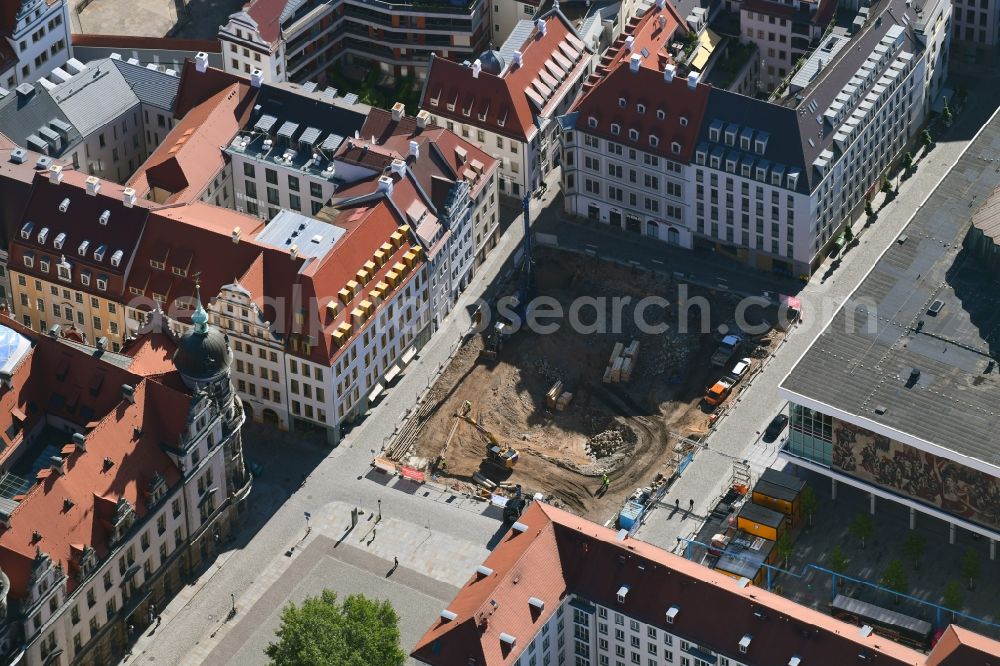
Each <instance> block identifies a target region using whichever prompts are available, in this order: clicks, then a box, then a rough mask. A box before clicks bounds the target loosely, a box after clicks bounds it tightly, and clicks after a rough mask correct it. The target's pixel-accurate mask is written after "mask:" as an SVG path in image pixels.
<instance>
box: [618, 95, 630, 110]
mask: <svg viewBox="0 0 1000 666" xmlns="http://www.w3.org/2000/svg"><path fill="white" fill-rule="evenodd" d="M626 104H628V101H627V100H626V99H625V98H624V97H619V98H618V106H620V107H622V108H623V109H624V108H625V105H626Z"/></svg>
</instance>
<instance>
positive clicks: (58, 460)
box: [49, 456, 66, 474]
mask: <svg viewBox="0 0 1000 666" xmlns="http://www.w3.org/2000/svg"><path fill="white" fill-rule="evenodd" d="M49 469H51V470H52V473H53V474H62V473H64V472H65V471H66V467H65V462H64V461H63V458H62V456H51V457H50V458H49Z"/></svg>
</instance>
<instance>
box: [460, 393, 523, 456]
mask: <svg viewBox="0 0 1000 666" xmlns="http://www.w3.org/2000/svg"><path fill="white" fill-rule="evenodd" d="M471 412H472V403H471V402H469V401H468V400H466V401H465V402H464V403H462V409H461V410H459V412H458V413H457V414H455V416H456V417H458V418H460V419H462V420H463V421H465V422H466V423H468V424H469V425H471V426H472V427H473V428H475V429H476V430H478V431H479V434H481V435H482V436H483V437H485V438H486V440H487V441H488V442H489V444H488V446H487V447H486V460H487V461H488V462H490V463H492V464H494V465H497V466H499V467H502V468H503V469H514V465H516V464H517V459H518V455H519V454H518V452H517V449H515V448H514V447H512V446H507V445H505V444H501V443H500V440H498V439H497V438H496V435H494V434H493V433H491V432H490V431H489V430H487V429H486V428H484V427H483V426H482V425H480V424H479V423H478V422H477V421H476V420H475V419H474V418H472V417H471V416H470V415H469V414H470V413H471ZM449 439H450V438H449Z"/></svg>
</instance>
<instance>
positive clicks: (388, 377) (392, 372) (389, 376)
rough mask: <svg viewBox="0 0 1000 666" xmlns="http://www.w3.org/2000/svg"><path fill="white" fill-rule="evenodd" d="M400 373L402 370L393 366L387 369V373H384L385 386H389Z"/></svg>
mask: <svg viewBox="0 0 1000 666" xmlns="http://www.w3.org/2000/svg"><path fill="white" fill-rule="evenodd" d="M400 372H402V368H400V367H399V366H398V365H394V366H392V367H391V368H389V372H387V373H385V383H386V385H388V384H390V383H391V382H392V380H393V379H395V378H396V377H398V376H399V373H400Z"/></svg>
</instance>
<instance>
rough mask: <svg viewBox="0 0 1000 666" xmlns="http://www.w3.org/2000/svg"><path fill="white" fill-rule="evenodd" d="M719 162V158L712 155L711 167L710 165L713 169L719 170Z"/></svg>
mask: <svg viewBox="0 0 1000 666" xmlns="http://www.w3.org/2000/svg"><path fill="white" fill-rule="evenodd" d="M719 161H720V160H719V156H718V155H712V159H711V165H712V168H713V169H718V168H719Z"/></svg>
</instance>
